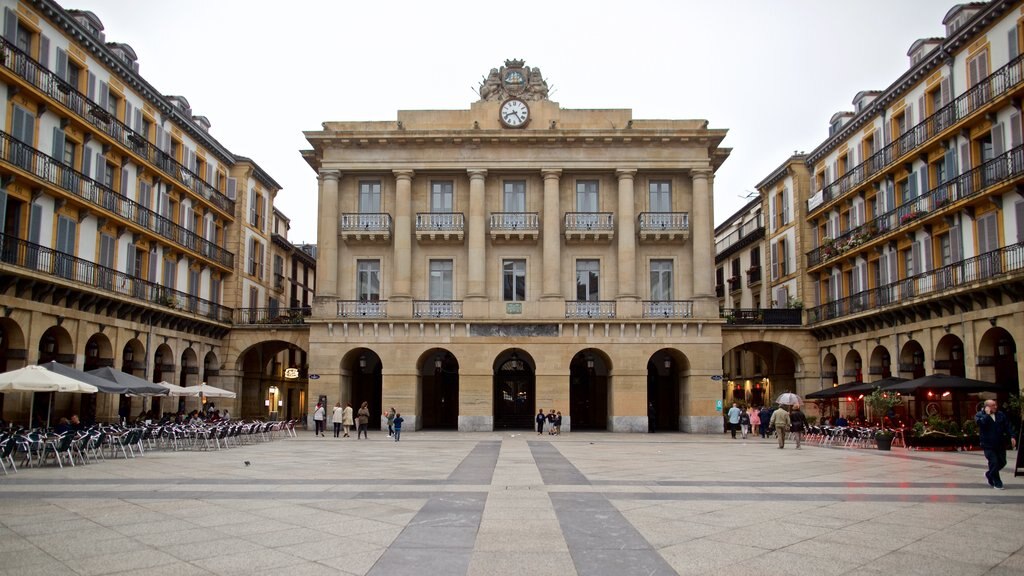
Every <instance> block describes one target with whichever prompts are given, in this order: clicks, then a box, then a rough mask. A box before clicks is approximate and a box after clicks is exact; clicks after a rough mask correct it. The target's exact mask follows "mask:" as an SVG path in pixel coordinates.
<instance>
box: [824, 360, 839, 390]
mask: <svg viewBox="0 0 1024 576" xmlns="http://www.w3.org/2000/svg"><path fill="white" fill-rule="evenodd" d="M821 380H822V383H823V384H824V385H825V388H828V387H829V386H836V385H838V384H839V362H838V361H837V360H836V356H835V354H833V353H831V352H829V353H828V354H825V357H824V358H822V359H821Z"/></svg>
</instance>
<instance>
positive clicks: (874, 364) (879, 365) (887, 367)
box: [868, 345, 892, 381]
mask: <svg viewBox="0 0 1024 576" xmlns="http://www.w3.org/2000/svg"><path fill="white" fill-rule="evenodd" d="M868 375H869V376H872V378H870V379H871V380H872V381H874V380H879V379H881V378H889V377H890V376H892V357H891V356H890V355H889V349H888V348H886V347H885V346H882V345H877V346H875V347H874V349H873V350H871V359H870V360H869V362H868ZM875 376H877V378H875Z"/></svg>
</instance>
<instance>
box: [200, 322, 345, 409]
mask: <svg viewBox="0 0 1024 576" xmlns="http://www.w3.org/2000/svg"><path fill="white" fill-rule="evenodd" d="M238 358H239V359H238V364H237V367H238V370H240V371H241V372H242V383H241V386H240V388H239V389H237V390H235V392H236V394H237V399H236V401H235V403H234V407H235V408H234V410H233V412H232V416H233V417H240V418H243V419H264V420H273V419H279V420H280V419H286V418H287V419H291V418H296V419H301V418H304V417H305V416H306V410H307V404H306V393H307V391H308V382H309V381H308V371H307V363H306V351H305V350H303V349H302V348H299V347H298V346H296V345H295V344H293V343H291V342H287V341H284V340H269V341H266V342H260V343H258V344H254V345H252V346H250V347H248V348H246V349H245V350H244V351H243V352H242V353H241V354H239V356H238ZM203 362H204V371H205V373H208V374H213V375H219V370H220V368H219V365H220V364H219V361H218V360H217V357H216V355H215V354H214V353H213V352H212V351H211V352H209V353H207V354H206V357H205V358H204V359H203ZM214 385H216V384H214ZM338 400H339V398H329V399H328V402H329V403H328V406H327V412H328V414H329V413H330V412H331V407H332V406H334V404H335V403H336V402H338Z"/></svg>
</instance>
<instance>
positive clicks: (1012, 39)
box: [1006, 24, 1020, 61]
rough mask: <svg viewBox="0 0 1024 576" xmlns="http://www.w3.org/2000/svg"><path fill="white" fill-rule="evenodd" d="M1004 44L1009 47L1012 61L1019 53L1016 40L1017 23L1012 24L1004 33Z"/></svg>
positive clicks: (1018, 45)
mask: <svg viewBox="0 0 1024 576" xmlns="http://www.w3.org/2000/svg"><path fill="white" fill-rule="evenodd" d="M1006 45H1007V46H1008V47H1009V49H1010V52H1009V56H1010V61H1013V59H1014V58H1016V57H1017V56H1018V55H1019V54H1020V44H1019V43H1018V41H1017V25H1016V24H1014V25H1013V28H1010V30H1009V31H1008V32H1007V33H1006Z"/></svg>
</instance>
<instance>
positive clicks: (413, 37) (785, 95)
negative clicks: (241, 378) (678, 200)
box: [58, 0, 954, 243]
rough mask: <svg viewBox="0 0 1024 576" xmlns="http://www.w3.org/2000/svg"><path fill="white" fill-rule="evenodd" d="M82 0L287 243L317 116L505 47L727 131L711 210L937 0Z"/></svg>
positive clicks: (601, 103) (566, 104)
mask: <svg viewBox="0 0 1024 576" xmlns="http://www.w3.org/2000/svg"><path fill="white" fill-rule="evenodd" d="M58 1H60V2H63V4H62V5H63V6H64V7H65V8H77V9H84V10H91V11H93V12H94V13H95V14H96V15H97V16H98V17H99V18H100V20H102V21H103V24H104V26H105V28H106V35H107V40H108V41H116V42H127V43H128V44H130V45H131V46H132V47H133V48H134V49H135V51H136V53H137V54H138V56H139V62H140V65H141V70H140V71H141V73H142V75H143V76H144V77H145V78H146V79H147V80H148V81H149V82H150V83H151V84H152V85H153V86H154V87H156V89H157V90H159V91H161V92H163V93H164V94H180V95H183V96H185V97H186V98H187V99H188V101H189V103H190V104H191V105H192V110H193V113H194V114H199V115H203V116H206V117H207V118H209V120H210V122H211V123H212V125H213V126H212V128H211V130H210V131H211V133H212V134H213V135H214V137H216V138H217V139H218V140H220V142H221V143H223V144H224V145H225V146H227V147H228V149H229V150H231V151H232V152H234V153H236V154H240V155H243V156H248V157H250V158H252V159H253V160H255V161H256V163H257V164H259V165H260V166H261V167H263V169H264V170H266V171H267V172H268V173H269V174H270V175H271V176H272V177H273V178H274V179H275V180H277V181H278V182H279V183H280V184H281V185H282V186H283V190H282V191H281V192H280V193H279V194H278V196H277V203H276V205H277V207H278V208H279V209H280V210H282V211H283V212H284V213H285V214H286V215H287V216H289V217H290V218H291V220H292V228H291V232H290V233H289V238H290V239H291V241H292V242H296V243H298V242H315V241H316V210H315V206H316V199H317V194H316V177H315V174H314V173H313V171H312V169H310V168H309V166H308V165H307V164H306V163H305V162H304V161H303V160H302V159H301V157H300V156H299V150H300V149H305V148H308V147H309V145H308V144H307V142H306V141H305V139H304V138H303V136H302V132H303V131H304V130H318V129H319V128H320V126H321V123H322V122H324V121H329V120H393V119H395V118H396V116H397V110H415V109H467V108H469V105H470V103H471V102H473V101H475V100H477V99H478V96H477V94H476V88H477V86H478V84H479V81H480V80H481V77H482V76H484V75H486V74H487V72H488V71H489V70H490V69H491V68H494V67H498V66H500V65H501V64H502V62H503V61H504V60H505V59H507V58H522V59H524V60H526V64H527V65H528V66H538V67H540V69H541V70H542V72H543V74H544V77H545V79H546V80H547V82H548V85H549V86H550V87H551V88H552V93H551V99H552V100H554V101H556V102H558V103H560V104H561V106H562V107H563V108H631V109H632V110H633V117H634V118H669V119H682V118H704V119H707V120H708V121H709V122H710V127H712V128H726V129H728V130H729V135H728V137H727V138H726V139H725V143H724V145H725V146H728V147H731V148H732V149H733V152H732V155H731V157H730V158H729V159H728V160H727V161H726V163H725V165H724V166H723V167H722V168H721V169H720V170H719V171H718V174H717V177H716V179H715V222H716V224H717V223H720V222H721V221H723V220H724V219H725V218H727V217H729V216H730V215H731V214H732V213H733V212H735V211H736V210H737V209H738V208H739V207H741V206H742V205H743V204H745V203H746V202H747V200H746V198H745V197H746V195H747V194H748V192H749V191H752V190H754V186H755V185H756V184H757V183H758V182H759V181H760V180H761V179H763V178H764V177H765V176H767V175H768V174H769V172H770V171H771V170H772V169H774V168H775V167H777V166H778V165H779V164H781V163H782V162H783V160H785V159H786V158H788V157H789V155H790V154H792V153H793V152H794V151H795V150H801V151H810V150H811V149H813V148H814V147H816V146H817V145H818V144H820V143H821V142H822V140H823V139H824V138H825V136H826V135H827V123H828V120H829V118H830V117H831V116H832V114H833V113H834V112H837V111H839V110H850V109H852V104H851V101H852V100H853V96H854V94H856V93H857V92H858V91H860V90H866V89H881V88H885V87H887V86H888V85H889V84H890V83H892V82H893V81H894V80H895V79H896V78H897V77H898V76H899V75H900V74H902V73H903V72H904V71H905V70H906V69H907V67H908V59H907V57H906V53H907V49H909V48H910V45H911V44H912V43H913V42H914V40H916V39H918V38H924V37H931V36H942V35H943V34H944V29H943V27H942V17H943V16H944V15H945V14H946V12H947V11H948V10H949V9H950V8H951V7H952V6H953V5H954V4H953V3H952V2H950V1H941V0H899V1H893V0H851V1H847V2H838V1H833V0H828V1H822V0H785V1H783V0H771V1H766V0H737V1H714V0H712V1H707V0H704V1H700V2H697V1H689V0H686V1H665V2H654V1H646V0H632V1H630V2H618V3H616V2H598V1H586V2H553V1H550V0H547V1H543V2H535V1H523V0H507V1H502V2H443V1H435V2H423V1H413V2H387V1H380V0H378V1H376V2H373V1H362V2H346V1H336V0H324V1H305V0H297V1H293V2H287V3H285V2H267V1H264V0H245V1H242V0H215V1H211V0H204V1H198V0H176V1H175V2H173V3H171V2H163V1H161V2H151V1H145V2H141V1H139V0H84V1H83V2H81V3H72V2H71V0H58Z"/></svg>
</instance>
